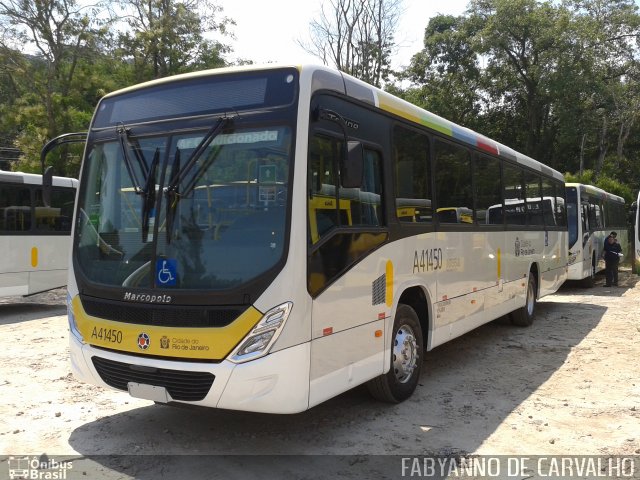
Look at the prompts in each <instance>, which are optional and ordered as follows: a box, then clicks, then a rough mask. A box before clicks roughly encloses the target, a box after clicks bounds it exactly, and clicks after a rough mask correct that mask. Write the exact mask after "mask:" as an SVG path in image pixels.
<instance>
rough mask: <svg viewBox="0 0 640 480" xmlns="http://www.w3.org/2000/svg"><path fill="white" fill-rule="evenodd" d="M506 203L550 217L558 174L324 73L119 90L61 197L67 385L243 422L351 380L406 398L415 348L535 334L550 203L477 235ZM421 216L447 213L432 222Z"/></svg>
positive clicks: (557, 250) (243, 75) (557, 266)
mask: <svg viewBox="0 0 640 480" xmlns="http://www.w3.org/2000/svg"><path fill="white" fill-rule="evenodd" d="M177 95H179V96H180V98H179V99H177V100H179V101H175V102H174V101H172V99H173V98H174V97H175V96H177ZM345 140H348V141H349V144H348V149H347V148H345V146H346V145H347V144H346V143H345ZM430 147H433V150H431V149H430ZM345 151H348V152H349V153H348V154H347V153H346V152H345ZM432 151H433V152H434V153H433V155H432V154H431V152H432ZM194 152H195V153H194ZM343 153H344V154H343ZM188 165H192V167H188ZM432 176H435V182H433V183H432ZM148 178H152V180H151V181H147V180H146V179H148ZM502 178H504V182H503V183H501V182H500V179H502ZM496 179H499V180H498V183H496ZM153 184H155V188H154V187H153V186H152V185H153ZM431 185H435V186H436V187H435V191H434V192H431V189H432V187H431ZM439 185H442V188H441V187H440V186H439ZM132 187H133V188H132ZM134 191H138V192H139V193H138V194H137V195H134V194H132V193H131V192H134ZM125 192H129V193H125ZM518 194H520V195H522V197H520V198H523V199H532V198H542V197H543V196H545V197H548V196H553V197H557V198H558V199H559V200H558V201H557V202H556V204H557V205H561V206H563V205H564V200H563V198H564V179H563V177H562V175H561V174H560V173H559V172H557V171H555V170H552V169H550V168H548V167H546V166H545V165H542V164H541V163H539V162H537V161H535V160H533V159H530V158H528V157H526V156H524V155H522V154H519V153H517V152H515V151H513V150H512V149H510V148H508V147H505V146H504V145H500V144H498V143H496V142H494V141H492V140H490V139H487V138H485V137H482V136H481V135H478V134H476V133H474V132H472V131H470V130H468V129H465V128H462V127H459V126H457V125H455V124H453V123H451V122H448V121H446V120H444V119H442V118H440V117H437V116H435V115H433V114H431V113H429V112H426V111H424V110H421V109H419V108H417V107H415V106H413V105H411V104H409V103H407V102H404V101H402V100H400V99H397V98H395V97H393V96H391V95H389V94H387V93H385V92H383V91H380V90H378V89H375V88H373V87H371V86H369V85H367V84H365V83H363V82H361V81H359V80H356V79H354V78H352V77H350V76H348V75H345V74H342V73H340V72H337V71H334V70H332V69H328V68H324V67H314V66H303V67H282V66H268V67H264V68H257V67H255V66H251V67H242V68H233V69H221V70H214V71H205V72H200V73H196V74H190V75H183V76H176V77H172V78H167V79H163V80H159V81H156V82H151V83H148V84H143V85H140V86H136V87H131V88H128V89H125V90H123V91H120V92H115V93H113V94H110V95H108V96H106V97H105V98H103V99H102V100H101V101H100V103H99V105H98V107H97V110H96V114H95V116H94V119H93V121H92V125H91V129H90V131H89V137H88V140H87V147H86V158H85V160H84V162H83V167H82V173H81V180H80V192H79V194H78V202H77V205H76V215H75V218H76V222H75V223H74V228H75V231H74V245H73V255H72V259H71V263H70V274H69V284H68V290H69V297H68V301H69V325H70V331H71V335H70V347H71V348H70V352H71V364H72V369H73V372H74V374H75V376H76V377H77V378H79V379H81V380H83V381H86V382H88V383H92V384H95V385H100V386H104V387H112V388H116V389H119V390H123V391H128V392H129V393H130V394H131V395H133V396H135V397H140V398H146V399H150V400H154V401H159V402H181V403H190V404H195V405H201V406H208V407H217V408H226V409H237V410H246V411H257V412H270V413H294V412H300V411H303V410H306V409H308V408H311V407H313V406H314V405H317V404H319V403H321V402H323V401H325V400H327V399H329V398H331V397H333V396H335V395H338V394H339V393H341V392H344V391H346V390H348V389H351V388H353V387H355V386H357V385H359V384H363V383H365V382H368V385H369V387H370V390H371V391H372V393H373V394H374V395H375V396H376V397H378V398H381V399H383V400H387V401H391V402H399V401H402V400H404V399H405V398H407V397H408V396H409V395H410V394H411V393H412V392H413V390H414V389H415V387H416V385H417V382H418V378H419V374H420V369H421V366H422V361H423V352H424V351H425V350H430V349H432V348H434V347H436V346H438V345H440V344H442V343H444V342H447V341H449V340H451V339H453V338H455V337H457V336H459V335H462V334H463V333H465V332H467V331H469V330H471V329H474V328H476V327H478V326H479V325H482V324H484V323H487V322H490V321H492V320H494V319H496V318H498V317H500V316H502V315H506V314H512V319H513V320H514V322H515V323H517V324H522V325H524V324H529V323H531V321H532V320H533V315H534V309H535V304H536V300H537V298H540V297H542V296H544V295H547V294H550V293H553V292H555V291H556V290H557V289H558V288H559V286H560V285H561V284H562V283H563V281H564V280H565V279H566V275H567V231H566V218H565V216H564V211H563V210H562V211H558V212H550V215H549V216H548V218H549V219H550V220H547V223H545V220H544V217H543V216H540V217H539V220H536V221H533V220H531V221H529V220H527V218H526V217H520V216H518V214H517V213H514V214H513V215H512V216H511V217H509V218H510V219H512V220H513V221H511V220H509V219H507V218H506V217H507V216H504V217H502V220H501V221H500V222H499V223H498V222H496V223H493V224H490V225H488V224H487V223H486V222H485V221H484V219H485V212H486V210H487V209H488V208H489V207H490V206H491V205H495V204H496V203H499V202H501V201H502V199H503V198H512V197H513V196H517V195H518ZM560 200H562V201H560ZM438 202H439V203H438ZM438 206H441V207H442V208H447V209H451V208H455V209H457V211H459V212H461V213H462V214H464V215H455V216H451V218H450V220H447V219H446V218H442V219H438V216H437V215H436V214H435V213H436V212H437V208H438ZM525 211H526V210H525ZM132 212H133V213H132ZM454 217H455V219H454Z"/></svg>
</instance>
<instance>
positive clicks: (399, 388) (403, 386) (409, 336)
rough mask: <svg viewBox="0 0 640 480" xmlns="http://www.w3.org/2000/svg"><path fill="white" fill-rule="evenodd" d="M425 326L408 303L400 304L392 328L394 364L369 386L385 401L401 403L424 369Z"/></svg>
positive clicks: (410, 391) (372, 392) (368, 385)
mask: <svg viewBox="0 0 640 480" xmlns="http://www.w3.org/2000/svg"><path fill="white" fill-rule="evenodd" d="M422 338H423V337H422V327H420V321H419V320H418V315H416V312H415V311H414V310H413V308H411V307H410V306H409V305H403V304H400V305H398V310H397V312H396V316H395V319H394V321H393V329H392V331H391V368H389V371H388V372H387V373H385V374H383V375H380V376H379V377H376V378H374V379H372V380H370V381H369V382H368V383H367V388H368V389H369V392H370V393H371V395H373V397H375V398H377V399H378V400H381V401H383V402H389V403H400V402H402V401H403V400H406V399H407V398H409V397H410V396H411V394H412V393H413V392H414V390H415V389H416V386H417V385H418V380H419V379H420V372H421V371H422V362H423V358H422V353H423V352H424V343H423V340H422Z"/></svg>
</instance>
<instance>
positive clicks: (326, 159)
mask: <svg viewBox="0 0 640 480" xmlns="http://www.w3.org/2000/svg"><path fill="white" fill-rule="evenodd" d="M341 151H342V142H341V141H339V140H337V139H333V138H329V137H325V136H315V137H313V138H312V139H311V142H310V145H309V240H310V241H311V243H312V244H313V243H316V242H317V241H318V240H320V238H321V237H322V236H323V235H325V234H326V233H327V232H329V231H330V230H332V229H333V228H335V227H338V226H339V225H341V224H345V225H349V224H350V222H351V218H350V215H351V212H350V208H349V200H347V199H340V198H339V197H338V193H339V192H338V190H339V188H338V158H339V157H338V156H339V154H340V152H341Z"/></svg>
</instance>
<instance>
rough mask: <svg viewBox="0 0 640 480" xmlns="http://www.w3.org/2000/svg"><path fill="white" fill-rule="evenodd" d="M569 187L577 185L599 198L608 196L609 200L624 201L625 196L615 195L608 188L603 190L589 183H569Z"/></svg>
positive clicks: (581, 189)
mask: <svg viewBox="0 0 640 480" xmlns="http://www.w3.org/2000/svg"><path fill="white" fill-rule="evenodd" d="M566 186H567V187H575V188H577V189H578V190H580V191H581V192H586V193H588V194H590V195H594V196H596V197H598V198H607V199H609V200H614V201H616V202H620V203H624V198H622V197H620V196H618V195H615V194H613V193H609V192H607V191H606V190H603V189H601V188H599V187H596V186H594V185H587V184H586V183H567V184H566Z"/></svg>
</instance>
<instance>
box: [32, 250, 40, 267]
mask: <svg viewBox="0 0 640 480" xmlns="http://www.w3.org/2000/svg"><path fill="white" fill-rule="evenodd" d="M31 266H32V267H33V268H36V267H37V266H38V247H33V248H31Z"/></svg>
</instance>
